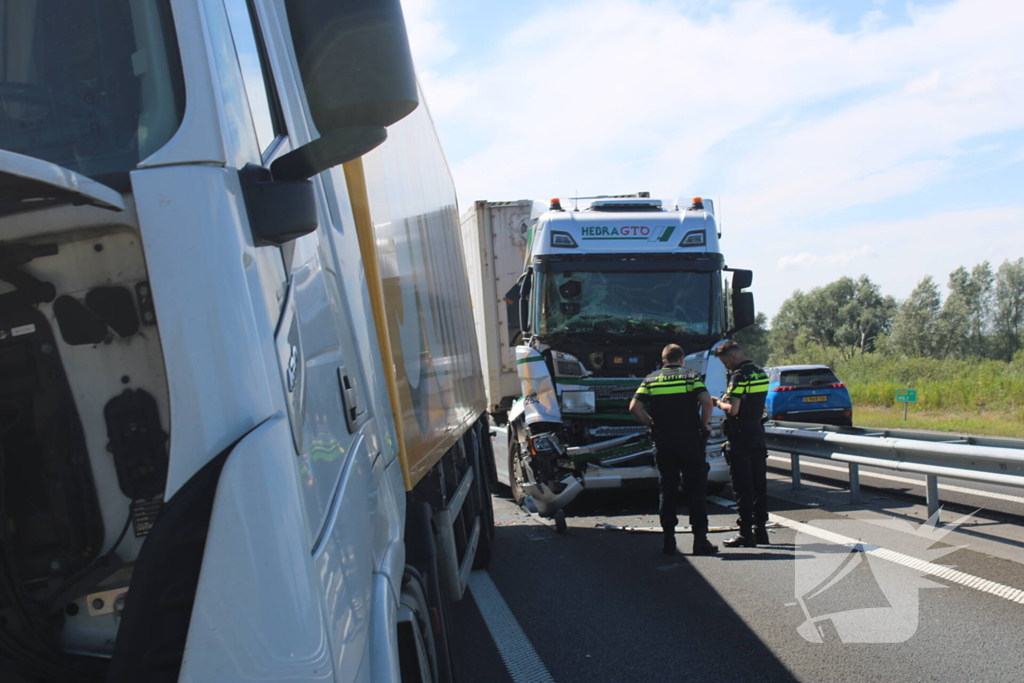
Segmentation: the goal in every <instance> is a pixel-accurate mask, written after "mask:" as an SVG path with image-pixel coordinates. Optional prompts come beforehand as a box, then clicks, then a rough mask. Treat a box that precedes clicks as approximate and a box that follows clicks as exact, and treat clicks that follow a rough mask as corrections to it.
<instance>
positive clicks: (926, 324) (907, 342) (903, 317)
mask: <svg viewBox="0 0 1024 683" xmlns="http://www.w3.org/2000/svg"><path fill="white" fill-rule="evenodd" d="M941 304H942V301H941V298H940V297H939V288H938V286H937V285H936V284H935V280H933V279H932V276H931V275H926V276H925V278H924V279H923V280H921V281H920V282H918V283H917V286H916V287H915V288H914V291H912V292H911V293H910V296H909V297H907V300H906V301H904V302H903V303H902V304H900V306H899V309H898V310H897V311H896V317H895V318H894V319H893V322H892V333H891V334H890V335H889V339H888V342H887V344H886V347H887V349H889V350H890V351H892V352H894V353H897V354H899V355H903V356H937V355H938V354H939V350H940V346H941V345H940V343H939V327H940V326H939V313H940V311H941Z"/></svg>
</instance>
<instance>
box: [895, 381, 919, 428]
mask: <svg viewBox="0 0 1024 683" xmlns="http://www.w3.org/2000/svg"><path fill="white" fill-rule="evenodd" d="M896 402H897V403H902V404H903V421H904V422H906V421H907V406H908V404H910V403H917V389H897V390H896Z"/></svg>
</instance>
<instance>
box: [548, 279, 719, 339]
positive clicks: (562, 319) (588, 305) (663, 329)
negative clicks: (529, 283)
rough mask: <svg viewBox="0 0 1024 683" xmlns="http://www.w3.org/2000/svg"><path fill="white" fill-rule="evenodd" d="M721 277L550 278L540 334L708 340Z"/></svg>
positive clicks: (714, 325)
mask: <svg viewBox="0 0 1024 683" xmlns="http://www.w3.org/2000/svg"><path fill="white" fill-rule="evenodd" d="M717 282H718V280H717V274H714V273H692V272H679V271H675V272H647V273H636V272H631V273H630V272H600V271H589V272H588V271H573V272H565V273H551V274H549V275H547V276H546V277H545V279H544V284H543V287H542V296H543V301H542V304H541V306H542V311H541V325H540V333H541V334H548V335H552V334H582V333H588V332H590V333H597V334H626V333H640V334H666V335H694V336H696V335H707V334H713V333H715V332H717V331H718V329H719V327H720V326H721V325H720V320H719V316H718V314H717V308H716V307H713V306H712V305H711V300H712V283H716V284H717Z"/></svg>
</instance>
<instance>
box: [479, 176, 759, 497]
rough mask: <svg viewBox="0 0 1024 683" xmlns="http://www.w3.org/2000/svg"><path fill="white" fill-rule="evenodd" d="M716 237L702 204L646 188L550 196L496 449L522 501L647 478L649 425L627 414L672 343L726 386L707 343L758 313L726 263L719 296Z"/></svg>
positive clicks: (532, 242)
mask: <svg viewBox="0 0 1024 683" xmlns="http://www.w3.org/2000/svg"><path fill="white" fill-rule="evenodd" d="M719 237H720V233H719V230H718V226H717V223H716V220H715V213H714V207H713V205H712V203H711V201H709V200H703V201H702V200H701V199H699V198H695V199H694V200H693V202H692V203H686V204H684V205H680V204H679V203H678V202H677V203H673V204H669V205H666V204H664V203H663V202H662V201H660V200H656V199H650V198H649V197H648V196H647V195H646V194H643V193H641V194H639V195H634V196H628V197H621V196H620V197H600V198H594V199H591V200H589V201H588V202H587V203H586V205H585V206H583V205H579V206H578V208H573V209H570V210H564V209H563V208H562V206H561V203H560V202H559V201H558V200H553V201H552V203H551V207H550V210H549V211H546V212H544V213H542V214H541V215H540V216H539V217H537V218H536V220H535V221H534V222H533V223H532V225H531V226H530V228H529V231H528V234H527V236H526V238H527V244H526V249H525V252H526V258H525V263H524V271H523V274H522V276H521V277H520V279H519V289H520V291H519V295H520V299H519V311H518V313H519V316H518V317H519V320H520V321H521V323H522V324H521V328H522V340H521V342H520V345H519V346H517V347H516V348H515V355H516V360H517V362H516V369H517V371H518V374H519V378H520V380H521V392H522V393H521V396H519V397H517V398H516V399H515V400H514V402H513V403H512V407H511V409H510V410H509V411H508V413H507V433H508V444H509V449H508V453H507V454H501V455H496V457H499V458H502V457H504V458H506V461H507V465H508V466H507V471H508V474H507V476H508V480H507V483H508V484H509V485H510V486H511V488H512V490H513V492H514V494H515V495H516V497H517V499H520V500H524V501H525V502H526V503H527V504H529V505H531V506H532V507H534V508H536V509H537V510H538V511H539V512H540V513H541V514H545V515H552V514H554V513H555V512H557V511H558V510H559V509H561V508H562V507H564V506H565V505H567V504H568V503H569V502H570V501H571V500H572V499H573V498H575V497H576V495H578V494H579V493H580V492H581V491H582V490H584V489H599V488H620V487H630V486H648V485H653V484H654V482H655V480H656V479H657V469H656V467H655V464H654V453H653V444H652V441H651V439H650V434H649V430H648V429H647V428H646V427H643V426H642V425H640V424H638V423H637V422H636V421H635V419H634V418H633V417H632V416H631V415H630V414H629V411H628V404H629V401H630V399H631V398H632V396H633V394H634V392H635V391H636V389H637V387H638V386H639V385H640V382H641V381H642V380H643V378H644V377H645V376H646V375H647V374H648V373H650V372H652V371H654V370H656V369H657V368H658V367H660V361H661V350H662V348H663V347H664V346H665V345H666V344H669V343H675V344H679V345H680V346H682V347H683V349H684V350H685V351H686V353H688V354H690V355H689V356H688V357H687V360H686V365H687V367H690V368H692V369H695V370H697V371H698V372H699V373H700V374H701V375H703V376H704V377H705V382H706V383H707V385H708V388H709V390H710V391H711V392H712V393H715V394H721V393H722V391H723V390H724V389H725V368H724V367H723V366H722V364H721V363H720V362H718V361H717V360H716V359H714V358H713V357H711V356H710V354H709V353H708V349H710V348H711V347H712V346H713V345H714V344H716V343H718V342H719V341H721V340H722V339H724V338H726V337H727V336H729V335H730V334H731V333H733V332H735V331H736V330H738V329H741V328H742V327H745V326H747V325H749V324H750V323H751V322H753V315H754V314H753V295H752V294H750V293H749V292H743V291H742V290H743V289H744V288H746V287H749V286H750V282H751V274H750V271H735V270H733V271H731V273H730V274H731V288H732V296H731V297H729V298H730V299H731V300H730V301H729V302H728V303H727V301H726V298H727V297H726V296H725V291H726V289H727V286H728V285H727V283H726V282H724V280H723V276H724V275H725V274H726V273H725V271H728V270H730V269H728V268H726V266H725V260H724V258H723V256H722V253H721V250H720V248H719ZM504 398H505V399H506V403H505V404H506V405H507V404H508V403H507V398H508V397H504ZM489 402H490V403H491V404H492V405H495V404H498V403H500V401H498V400H495V398H494V397H491V400H490V401H489ZM504 417H505V415H501V416H498V419H497V420H496V422H498V423H499V424H500V423H501V422H502V420H503V418H504ZM722 418H723V416H722V414H721V412H720V411H718V410H717V409H716V410H715V413H714V417H713V419H712V422H713V430H712V436H711V438H710V439H709V440H708V444H707V458H708V461H709V463H710V465H711V472H710V474H709V482H711V485H712V486H713V487H716V486H718V487H720V486H721V485H723V484H724V483H725V482H726V481H727V480H728V479H727V477H728V473H727V468H726V465H725V463H724V459H723V457H722V444H723V442H724V437H723V435H722V430H721V420H722ZM501 431H503V432H504V431H506V430H505V429H501ZM497 441H500V439H497ZM496 450H500V449H496ZM499 464H504V463H499ZM504 469H505V468H503V467H499V468H498V471H499V472H500V473H502V475H504V471H503V470H504ZM499 478H501V479H503V478H504V477H503V476H500V477H499Z"/></svg>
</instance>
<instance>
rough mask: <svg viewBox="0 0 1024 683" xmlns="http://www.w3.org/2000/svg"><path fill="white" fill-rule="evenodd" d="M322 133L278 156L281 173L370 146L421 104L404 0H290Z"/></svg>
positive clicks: (312, 168) (324, 165)
mask: <svg viewBox="0 0 1024 683" xmlns="http://www.w3.org/2000/svg"><path fill="white" fill-rule="evenodd" d="M284 4H285V8H286V9H287V12H288V24H289V26H290V28H291V35H292V43H293V44H294V46H295V57H296V60H297V61H298V65H299V72H300V74H301V76H302V85H303V88H304V89H305V91H306V100H307V102H308V104H309V111H310V114H311V116H312V118H313V123H314V124H315V125H316V129H317V131H318V132H319V133H320V137H319V138H317V139H316V140H313V141H312V142H310V143H309V144H306V145H303V146H302V147H299V148H298V149H295V150H293V151H291V152H289V153H288V154H285V155H284V156H282V157H280V158H278V159H277V160H275V161H274V164H273V166H272V170H273V173H274V178H275V179H277V180H296V179H300V178H310V177H312V176H314V175H316V174H317V173H320V172H321V171H324V170H326V169H328V168H330V167H332V166H337V165H338V164H343V163H345V162H347V161H351V160H352V159H356V158H358V157H360V156H362V155H363V154H366V153H367V152H369V151H370V150H372V149H373V148H374V147H376V146H377V145H379V144H381V143H382V142H384V140H385V139H386V138H387V131H386V130H385V127H386V126H390V125H391V124H393V123H395V122H396V121H399V120H400V119H402V118H404V117H405V116H407V115H408V114H410V113H411V112H412V111H413V110H414V109H415V108H416V107H417V106H418V105H419V93H418V90H417V86H416V73H415V71H414V69H413V63H412V53H411V52H410V49H409V38H408V36H407V35H406V31H405V19H404V18H403V16H402V6H401V4H400V2H399V0H285V3H284Z"/></svg>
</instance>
